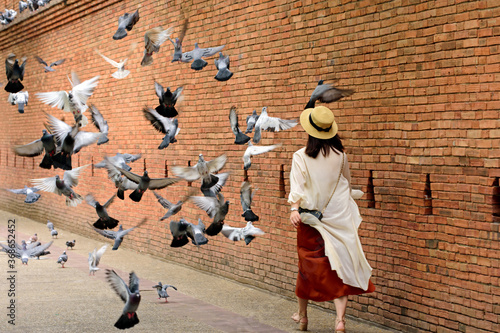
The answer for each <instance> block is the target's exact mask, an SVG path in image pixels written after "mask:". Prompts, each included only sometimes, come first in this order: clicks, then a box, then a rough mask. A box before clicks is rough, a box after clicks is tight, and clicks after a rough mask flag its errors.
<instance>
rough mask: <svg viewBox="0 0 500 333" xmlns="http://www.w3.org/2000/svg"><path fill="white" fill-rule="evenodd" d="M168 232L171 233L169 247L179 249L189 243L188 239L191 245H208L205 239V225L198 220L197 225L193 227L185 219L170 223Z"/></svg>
mask: <svg viewBox="0 0 500 333" xmlns="http://www.w3.org/2000/svg"><path fill="white" fill-rule="evenodd" d="M170 231H171V232H172V243H171V244H170V246H171V247H181V246H184V245H186V244H187V243H189V238H191V241H192V242H193V244H195V245H197V246H200V245H204V244H207V243H208V239H207V238H206V237H205V225H204V224H203V222H202V221H201V219H198V225H194V224H192V223H190V222H188V221H186V220H185V219H182V218H181V219H180V221H179V222H176V221H170Z"/></svg>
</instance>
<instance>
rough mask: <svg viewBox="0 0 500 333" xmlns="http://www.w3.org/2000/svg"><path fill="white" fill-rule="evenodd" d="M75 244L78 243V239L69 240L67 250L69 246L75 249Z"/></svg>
mask: <svg viewBox="0 0 500 333" xmlns="http://www.w3.org/2000/svg"><path fill="white" fill-rule="evenodd" d="M75 245H76V240H75V239H73V240H72V241H67V242H66V250H67V249H68V247H70V248H71V249H72V250H73V248H74V247H75Z"/></svg>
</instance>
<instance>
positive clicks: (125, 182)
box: [104, 157, 139, 200]
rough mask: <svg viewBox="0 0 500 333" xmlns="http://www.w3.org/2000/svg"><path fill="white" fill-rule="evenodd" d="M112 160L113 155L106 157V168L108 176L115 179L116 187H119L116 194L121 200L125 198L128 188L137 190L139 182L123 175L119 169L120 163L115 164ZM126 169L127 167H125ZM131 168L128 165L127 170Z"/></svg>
mask: <svg viewBox="0 0 500 333" xmlns="http://www.w3.org/2000/svg"><path fill="white" fill-rule="evenodd" d="M111 161H112V157H106V158H105V159H104V163H105V165H104V166H105V168H106V170H107V171H108V178H109V179H111V180H112V181H113V183H114V184H115V187H116V188H117V189H118V190H117V192H116V196H117V197H118V198H120V199H121V200H124V199H125V191H127V190H135V189H137V187H138V186H139V184H138V183H134V182H133V181H131V180H129V179H128V178H126V177H123V176H122V173H121V172H120V171H119V170H118V169H117V167H118V163H119V162H117V164H114V162H111ZM123 169H125V168H123ZM130 169H131V168H130V167H129V166H127V168H126V169H125V170H127V171H128V170H130Z"/></svg>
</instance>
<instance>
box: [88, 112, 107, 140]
mask: <svg viewBox="0 0 500 333" xmlns="http://www.w3.org/2000/svg"><path fill="white" fill-rule="evenodd" d="M90 111H91V113H92V122H93V123H94V125H95V127H97V129H98V130H99V132H101V133H102V135H101V136H99V139H98V140H97V145H98V146H99V145H102V144H103V143H106V142H108V141H109V139H108V131H109V126H108V122H107V121H106V120H104V117H103V116H102V114H101V113H100V112H99V110H97V108H96V107H95V106H94V105H90Z"/></svg>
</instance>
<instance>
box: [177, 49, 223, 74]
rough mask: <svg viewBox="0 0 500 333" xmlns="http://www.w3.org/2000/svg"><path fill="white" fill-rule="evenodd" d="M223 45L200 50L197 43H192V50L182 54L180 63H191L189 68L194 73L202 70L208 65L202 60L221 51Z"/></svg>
mask: <svg viewBox="0 0 500 333" xmlns="http://www.w3.org/2000/svg"><path fill="white" fill-rule="evenodd" d="M224 46H225V45H222V46H218V47H207V48H204V49H200V47H199V46H198V43H194V50H193V51H189V52H184V53H183V54H182V57H181V61H182V62H191V61H192V62H193V63H192V64H191V68H192V69H194V70H195V71H199V70H202V69H203V68H204V67H205V66H206V65H207V64H208V63H207V62H206V61H205V60H203V59H202V58H206V57H211V56H213V55H214V54H216V53H217V52H220V51H222V49H223V48H224Z"/></svg>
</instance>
